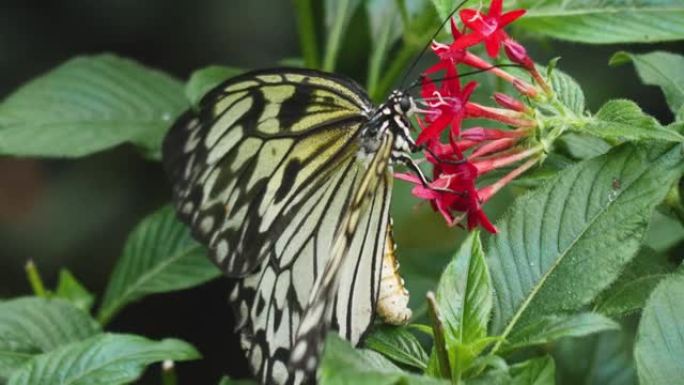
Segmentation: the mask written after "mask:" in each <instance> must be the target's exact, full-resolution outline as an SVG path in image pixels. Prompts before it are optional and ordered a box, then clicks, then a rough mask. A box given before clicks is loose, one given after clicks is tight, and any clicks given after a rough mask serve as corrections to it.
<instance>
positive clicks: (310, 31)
mask: <svg viewBox="0 0 684 385" xmlns="http://www.w3.org/2000/svg"><path fill="white" fill-rule="evenodd" d="M311 2H312V0H294V6H295V10H296V11H297V33H298V35H299V45H300V47H301V49H302V56H303V57H304V65H305V66H306V67H308V68H319V63H318V44H317V42H316V27H315V25H314V16H313V7H312V6H311Z"/></svg>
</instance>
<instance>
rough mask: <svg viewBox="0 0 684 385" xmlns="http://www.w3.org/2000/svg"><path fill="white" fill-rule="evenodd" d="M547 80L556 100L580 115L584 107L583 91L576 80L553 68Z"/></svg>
mask: <svg viewBox="0 0 684 385" xmlns="http://www.w3.org/2000/svg"><path fill="white" fill-rule="evenodd" d="M549 80H550V83H551V84H550V85H551V88H553V90H554V92H555V93H556V97H557V98H558V100H560V102H561V103H563V104H564V105H565V106H567V107H568V108H570V110H571V111H573V112H574V113H576V114H578V115H582V114H583V113H584V109H585V101H584V92H583V91H582V88H581V87H580V86H579V84H577V81H576V80H575V79H573V78H572V76H570V75H568V74H566V73H565V72H562V71H560V70H558V69H554V70H553V72H552V73H551V77H550V79H549Z"/></svg>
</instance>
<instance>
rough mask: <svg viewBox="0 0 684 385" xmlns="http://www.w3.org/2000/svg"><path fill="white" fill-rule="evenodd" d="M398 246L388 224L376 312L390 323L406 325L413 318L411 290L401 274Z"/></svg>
mask: <svg viewBox="0 0 684 385" xmlns="http://www.w3.org/2000/svg"><path fill="white" fill-rule="evenodd" d="M396 248H397V246H396V244H395V243H394V239H393V238H392V226H391V225H390V226H387V237H386V239H385V254H384V256H383V259H382V273H381V276H380V293H379V295H378V306H377V308H376V313H377V314H378V316H380V318H382V320H383V321H384V322H386V323H388V324H392V325H404V324H406V323H407V322H408V320H409V319H410V318H411V315H412V312H411V309H409V308H408V302H409V292H408V290H406V287H405V286H404V279H403V278H402V277H401V275H400V274H399V262H398V261H397V256H396Z"/></svg>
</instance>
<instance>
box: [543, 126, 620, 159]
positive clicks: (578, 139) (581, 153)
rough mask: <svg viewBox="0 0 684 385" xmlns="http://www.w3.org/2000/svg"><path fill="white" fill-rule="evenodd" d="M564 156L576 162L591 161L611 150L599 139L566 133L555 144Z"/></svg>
mask: <svg viewBox="0 0 684 385" xmlns="http://www.w3.org/2000/svg"><path fill="white" fill-rule="evenodd" d="M555 144H556V145H558V147H559V148H560V149H562V150H563V152H564V153H565V154H567V155H568V156H569V157H571V158H573V159H577V160H584V159H591V158H595V157H597V156H599V155H603V154H605V153H606V152H608V150H610V149H611V146H610V144H608V143H607V142H606V141H605V140H603V139H601V138H597V137H595V136H592V135H587V134H580V133H576V132H566V133H565V134H563V136H561V137H560V138H558V140H557V141H556V143H555Z"/></svg>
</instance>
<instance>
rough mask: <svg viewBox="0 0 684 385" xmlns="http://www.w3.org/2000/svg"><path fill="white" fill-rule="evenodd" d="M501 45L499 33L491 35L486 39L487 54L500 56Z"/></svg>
mask: <svg viewBox="0 0 684 385" xmlns="http://www.w3.org/2000/svg"><path fill="white" fill-rule="evenodd" d="M500 46H501V41H500V40H499V36H498V33H495V34H494V35H492V36H490V37H489V38H487V39H486V40H485V47H486V48H487V54H488V55H489V57H493V58H494V57H497V56H499V47H500Z"/></svg>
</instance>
